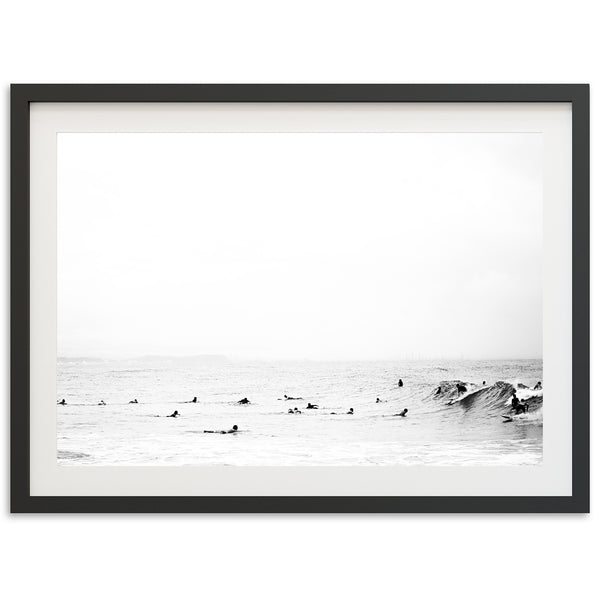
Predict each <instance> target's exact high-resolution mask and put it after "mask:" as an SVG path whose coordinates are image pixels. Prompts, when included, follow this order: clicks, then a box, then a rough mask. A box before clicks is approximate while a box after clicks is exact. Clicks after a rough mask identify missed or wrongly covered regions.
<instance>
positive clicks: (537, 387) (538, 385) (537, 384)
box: [533, 381, 542, 390]
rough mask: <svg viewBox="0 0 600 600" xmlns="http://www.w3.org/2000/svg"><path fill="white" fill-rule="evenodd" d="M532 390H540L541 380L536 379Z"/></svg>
mask: <svg viewBox="0 0 600 600" xmlns="http://www.w3.org/2000/svg"><path fill="white" fill-rule="evenodd" d="M533 389H534V390H541V389H542V382H541V381H538V382H537V383H536V384H535V385H534V386H533Z"/></svg>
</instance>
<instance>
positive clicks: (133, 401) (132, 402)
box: [129, 399, 138, 404]
mask: <svg viewBox="0 0 600 600" xmlns="http://www.w3.org/2000/svg"><path fill="white" fill-rule="evenodd" d="M129 404H138V401H137V399H136V400H130V401H129Z"/></svg>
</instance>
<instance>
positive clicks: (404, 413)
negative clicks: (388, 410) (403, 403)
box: [394, 408, 408, 417]
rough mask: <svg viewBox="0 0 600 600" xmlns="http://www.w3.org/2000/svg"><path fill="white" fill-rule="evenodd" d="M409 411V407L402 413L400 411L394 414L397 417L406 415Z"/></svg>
mask: <svg viewBox="0 0 600 600" xmlns="http://www.w3.org/2000/svg"><path fill="white" fill-rule="evenodd" d="M407 412H408V408H405V409H404V410H403V411H402V412H401V413H398V414H397V415H394V416H395V417H405V416H406V413H407Z"/></svg>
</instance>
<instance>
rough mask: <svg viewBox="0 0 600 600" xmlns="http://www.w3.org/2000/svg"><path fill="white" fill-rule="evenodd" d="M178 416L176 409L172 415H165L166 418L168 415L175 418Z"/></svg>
mask: <svg viewBox="0 0 600 600" xmlns="http://www.w3.org/2000/svg"><path fill="white" fill-rule="evenodd" d="M178 416H179V411H177V410H176V411H175V412H174V413H173V414H172V415H167V419H168V418H169V417H173V418H174V419H176V418H177V417H178Z"/></svg>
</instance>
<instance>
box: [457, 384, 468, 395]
mask: <svg viewBox="0 0 600 600" xmlns="http://www.w3.org/2000/svg"><path fill="white" fill-rule="evenodd" d="M456 391H457V392H458V393H459V394H463V393H464V392H466V391H467V386H466V385H464V384H462V383H457V384H456Z"/></svg>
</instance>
